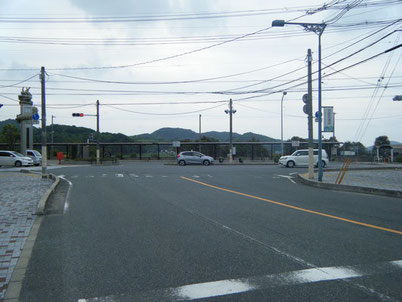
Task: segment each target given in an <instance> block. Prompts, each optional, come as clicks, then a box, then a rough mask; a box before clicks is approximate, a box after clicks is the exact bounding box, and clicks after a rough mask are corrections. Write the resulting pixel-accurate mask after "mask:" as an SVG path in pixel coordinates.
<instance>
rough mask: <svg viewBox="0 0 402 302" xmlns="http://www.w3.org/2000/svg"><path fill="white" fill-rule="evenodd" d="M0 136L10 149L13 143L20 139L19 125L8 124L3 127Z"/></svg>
mask: <svg viewBox="0 0 402 302" xmlns="http://www.w3.org/2000/svg"><path fill="white" fill-rule="evenodd" d="M0 138H1V141H2V142H4V143H7V144H8V146H9V149H10V150H11V149H12V148H13V145H14V144H15V143H16V142H17V141H18V140H19V139H20V132H19V131H18V128H17V127H15V126H13V125H11V124H6V125H4V126H3V128H2V129H1V132H0Z"/></svg>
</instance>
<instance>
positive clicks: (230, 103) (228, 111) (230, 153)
mask: <svg viewBox="0 0 402 302" xmlns="http://www.w3.org/2000/svg"><path fill="white" fill-rule="evenodd" d="M225 113H226V114H229V129H230V132H229V163H232V162H233V136H232V132H233V131H232V130H233V129H232V120H233V118H232V115H233V114H234V113H236V110H234V109H233V102H232V99H230V100H229V110H227V109H226V110H225Z"/></svg>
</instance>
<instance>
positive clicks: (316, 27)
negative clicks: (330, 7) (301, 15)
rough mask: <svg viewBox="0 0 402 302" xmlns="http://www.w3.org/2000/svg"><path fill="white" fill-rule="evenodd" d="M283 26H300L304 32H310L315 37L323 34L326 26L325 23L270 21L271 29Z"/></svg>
mask: <svg viewBox="0 0 402 302" xmlns="http://www.w3.org/2000/svg"><path fill="white" fill-rule="evenodd" d="M285 24H290V25H300V26H303V27H304V30H306V31H312V32H314V33H316V34H317V35H321V34H322V33H323V32H324V29H325V27H327V24H325V23H299V22H285V20H274V21H272V26H273V27H283V26H285Z"/></svg>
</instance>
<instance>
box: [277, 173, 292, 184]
mask: <svg viewBox="0 0 402 302" xmlns="http://www.w3.org/2000/svg"><path fill="white" fill-rule="evenodd" d="M276 176H279V177H283V178H287V179H288V180H290V181H291V182H292V183H294V184H296V182H295V181H294V180H293V179H292V178H293V176H288V175H276Z"/></svg>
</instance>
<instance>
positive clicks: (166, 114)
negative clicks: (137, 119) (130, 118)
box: [105, 104, 225, 116]
mask: <svg viewBox="0 0 402 302" xmlns="http://www.w3.org/2000/svg"><path fill="white" fill-rule="evenodd" d="M224 105H225V104H220V105H217V106H213V107H210V108H206V109H201V110H195V111H188V112H176V113H152V112H139V111H133V110H127V109H122V108H118V107H116V106H112V105H105V106H107V107H110V108H113V109H116V110H120V111H125V112H130V113H135V114H143V115H159V116H169V115H186V114H193V113H199V112H203V111H207V110H211V109H214V108H218V107H222V106H224Z"/></svg>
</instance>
